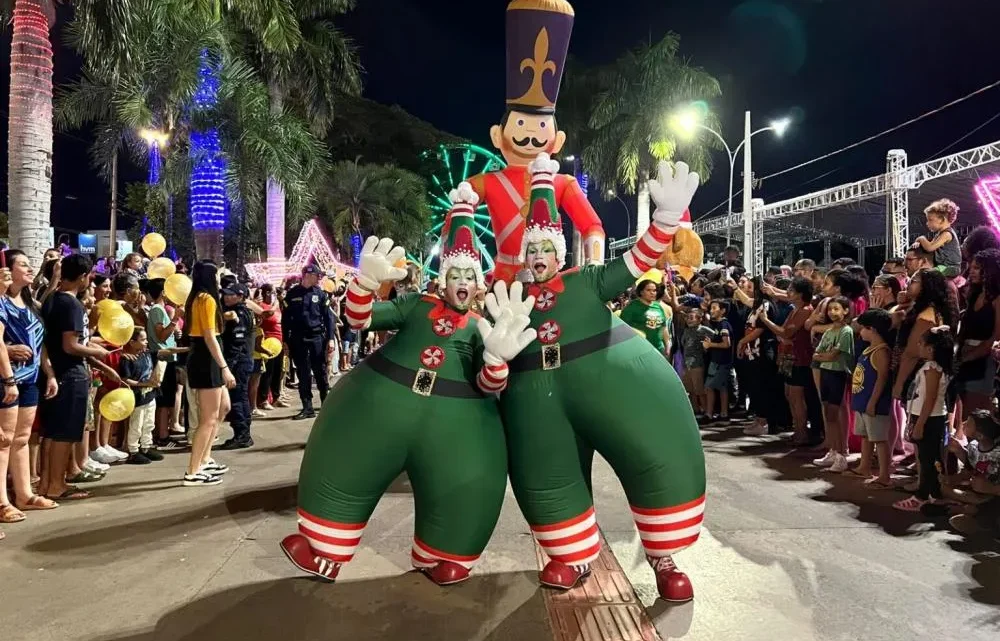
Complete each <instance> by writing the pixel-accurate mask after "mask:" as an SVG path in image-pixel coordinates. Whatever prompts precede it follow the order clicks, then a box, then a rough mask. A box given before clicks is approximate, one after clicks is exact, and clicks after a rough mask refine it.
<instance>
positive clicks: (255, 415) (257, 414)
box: [250, 409, 267, 418]
mask: <svg viewBox="0 0 1000 641" xmlns="http://www.w3.org/2000/svg"><path fill="white" fill-rule="evenodd" d="M250 416H252V417H253V418H267V414H265V413H264V412H262V411H261V410H256V409H255V410H254V411H252V412H250Z"/></svg>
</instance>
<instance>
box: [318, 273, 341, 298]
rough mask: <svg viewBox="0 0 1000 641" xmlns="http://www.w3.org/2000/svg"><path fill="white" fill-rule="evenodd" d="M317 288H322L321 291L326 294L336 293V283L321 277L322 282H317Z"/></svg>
mask: <svg viewBox="0 0 1000 641" xmlns="http://www.w3.org/2000/svg"><path fill="white" fill-rule="evenodd" d="M319 286H320V287H322V288H323V291H324V292H326V293H327V294H332V293H333V292H335V291H337V283H335V282H333V281H332V280H330V279H329V278H327V277H325V276H324V277H323V280H321V281H320V282H319Z"/></svg>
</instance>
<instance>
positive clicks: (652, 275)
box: [635, 267, 663, 285]
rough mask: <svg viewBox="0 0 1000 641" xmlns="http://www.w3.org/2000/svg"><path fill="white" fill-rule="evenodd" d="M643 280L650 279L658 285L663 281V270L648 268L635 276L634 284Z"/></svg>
mask: <svg viewBox="0 0 1000 641" xmlns="http://www.w3.org/2000/svg"><path fill="white" fill-rule="evenodd" d="M644 280H651V281H653V282H654V283H656V284H657V285H659V284H660V283H662V282H663V272H662V271H660V270H659V269H656V268H655V267H654V268H653V269H651V270H649V271H648V272H646V273H645V274H643V275H642V276H640V277H639V278H637V279H636V281H635V284H636V285H638V284H639V283H641V282H642V281H644Z"/></svg>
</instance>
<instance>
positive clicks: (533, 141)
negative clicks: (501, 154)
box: [512, 138, 549, 149]
mask: <svg viewBox="0 0 1000 641" xmlns="http://www.w3.org/2000/svg"><path fill="white" fill-rule="evenodd" d="M512 140H513V142H514V144H515V145H517V146H518V147H527V146H528V143H531V145H532V146H533V147H538V148H539V149H542V148H544V147H545V146H546V145H548V144H549V141H548V140H545V141H542V140H539V139H538V138H521V139H520V140H518V139H517V138H512Z"/></svg>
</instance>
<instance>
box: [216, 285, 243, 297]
mask: <svg viewBox="0 0 1000 641" xmlns="http://www.w3.org/2000/svg"><path fill="white" fill-rule="evenodd" d="M221 291H222V295H223V296H242V297H243V298H249V297H250V290H248V289H247V286H246V285H243V284H242V283H233V284H232V285H229V286H228V287H223V288H222V290H221Z"/></svg>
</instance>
